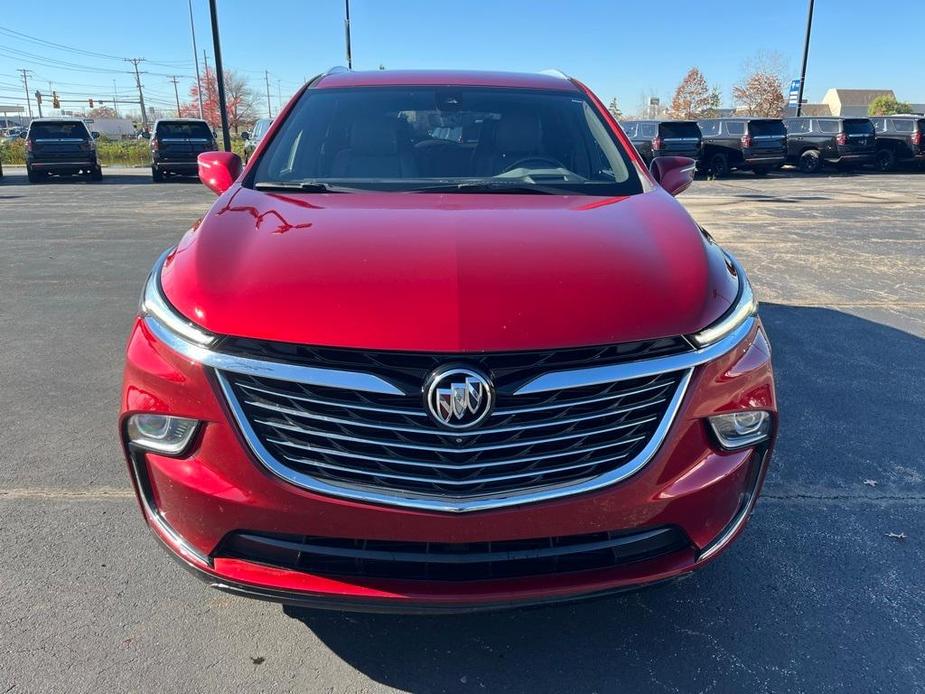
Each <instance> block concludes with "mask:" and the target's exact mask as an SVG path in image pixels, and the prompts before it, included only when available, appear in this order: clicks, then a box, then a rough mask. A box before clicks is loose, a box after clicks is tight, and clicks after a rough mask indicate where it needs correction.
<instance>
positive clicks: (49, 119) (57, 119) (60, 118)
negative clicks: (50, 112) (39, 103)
mask: <svg viewBox="0 0 925 694" xmlns="http://www.w3.org/2000/svg"><path fill="white" fill-rule="evenodd" d="M63 122H67V123H83V122H84V120H83V118H75V117H74V116H48V117H46V118H33V119H32V120H31V121H30V123H29V125H32V123H63ZM84 124H85V123H84ZM85 125H86V124H85Z"/></svg>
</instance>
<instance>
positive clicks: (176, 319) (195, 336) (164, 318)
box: [141, 251, 215, 347]
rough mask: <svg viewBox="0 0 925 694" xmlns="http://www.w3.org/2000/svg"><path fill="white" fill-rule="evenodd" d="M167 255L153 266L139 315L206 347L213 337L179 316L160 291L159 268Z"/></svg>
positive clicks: (213, 339)
mask: <svg viewBox="0 0 925 694" xmlns="http://www.w3.org/2000/svg"><path fill="white" fill-rule="evenodd" d="M167 253H169V251H167V252H165V253H164V254H163V255H162V256H161V257H160V258H158V260H157V262H156V263H155V264H154V269H153V270H151V274H150V275H148V282H147V283H146V284H145V290H144V293H143V294H142V296H141V314H142V315H144V316H151V317H152V318H154V319H156V320H157V321H159V322H160V323H161V324H162V325H163V326H164V327H165V328H167V329H168V330H170V331H172V332H174V333H176V334H177V335H179V336H180V337H182V338H184V339H186V340H188V341H190V342H193V343H195V344H197V345H202V346H203V347H207V346H208V345H210V344H212V343H213V342H215V336H214V335H211V334H210V333H207V332H206V331H204V330H202V329H201V328H199V327H198V326H197V325H196V324H194V323H193V322H191V321H189V320H187V319H186V318H185V317H183V316H181V315H180V314H179V313H178V312H177V311H176V309H174V307H173V306H171V305H170V304H169V303H168V302H167V299H165V298H164V293H163V291H162V290H161V268H162V267H163V265H164V260H165V259H166V258H167Z"/></svg>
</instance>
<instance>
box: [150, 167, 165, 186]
mask: <svg viewBox="0 0 925 694" xmlns="http://www.w3.org/2000/svg"><path fill="white" fill-rule="evenodd" d="M151 180H152V181H153V182H154V183H163V182H164V172H163V171H161V170H160V169H158V168H157V167H156V166H152V167H151Z"/></svg>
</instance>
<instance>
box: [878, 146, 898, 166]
mask: <svg viewBox="0 0 925 694" xmlns="http://www.w3.org/2000/svg"><path fill="white" fill-rule="evenodd" d="M874 163H875V165H876V167H877V170H878V171H895V170H896V154H895V153H894V152H893V150H891V149H880V150H877V157H876V159H875V160H874Z"/></svg>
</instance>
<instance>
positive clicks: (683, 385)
mask: <svg viewBox="0 0 925 694" xmlns="http://www.w3.org/2000/svg"><path fill="white" fill-rule="evenodd" d="M732 346H734V345H729V346H728V347H727V350H726V351H728V349H730V348H731V347H732ZM686 356H688V354H687V353H685V354H681V355H678V357H686ZM715 356H719V354H716V355H715ZM714 358H715V357H714ZM674 367H675V368H674V369H667V370H669V371H670V370H675V371H680V370H681V369H683V371H681V373H680V375H679V378H678V384H677V386H676V388H675V390H674V393H673V395H672V397H671V400H670V401H669V402H668V405H667V407H666V408H665V410H664V412H663V414H662V416H661V418H660V419H659V420H658V425H657V426H656V428H655V431H654V432H653V433H652V435H651V436H650V437H649V438H648V440H647V441H646V443H645V445H644V446H643V448H642V449H640V450H639V451H638V452H637V453H636V454H635V455H634V456H633V457H631V458H629V459H627V460H626V462H624V463H623V464H622V465H619V466H618V467H615V468H613V469H610V470H608V471H607V472H605V473H603V474H600V475H597V476H594V477H591V478H586V479H582V480H579V481H577V482H565V483H562V484H552V485H550V486H547V487H539V488H533V489H527V490H510V491H505V492H501V493H497V494H493V495H488V496H482V497H468V498H466V497H453V496H451V495H444V496H434V495H424V494H419V493H414V492H409V491H403V490H400V489H391V490H379V489H376V488H372V487H369V486H365V485H360V484H357V485H355V486H353V485H350V484H344V483H333V482H331V481H327V480H324V479H321V478H319V477H317V476H313V475H310V474H306V473H304V472H302V471H299V470H296V469H293V468H292V467H289V466H288V465H286V464H284V463H282V462H280V461H279V460H277V459H276V457H275V456H274V455H273V454H272V453H271V452H270V451H269V450H268V449H267V448H266V446H265V445H264V444H263V442H262V441H261V440H260V437H259V436H258V435H257V433H256V431H255V430H254V428H253V426H252V425H251V423H250V421H248V418H247V415H246V414H245V412H244V410H243V409H242V406H241V404H240V402H239V401H238V398H237V396H236V394H235V393H234V391H233V389H232V386H231V383H230V382H229V380H228V379H227V377H226V376H224V375H223V374H222V372H221V371H220V370H216V372H215V373H216V377H217V379H218V382H219V385H220V387H221V389H222V391H223V393H224V395H225V399H226V402H227V403H228V405H229V407H230V409H231V411H232V414H233V416H234V419H235V421H236V423H237V425H238V427H240V430H241V432H242V433H243V435H244V439H245V441H246V442H247V445H248V446H249V447H250V449H251V451H252V453H253V454H254V456H255V457H256V458H257V460H258V461H260V463H262V464H263V465H264V466H265V467H266V468H267V469H268V470H270V471H271V472H272V473H273V474H275V475H276V476H278V477H279V478H280V479H283V480H285V481H287V482H289V483H291V484H294V485H296V486H298V487H302V488H303V489H307V490H309V491H313V492H317V493H320V494H326V495H330V496H335V497H341V498H348V499H352V500H356V501H362V502H367V503H372V504H381V505H386V506H401V507H405V508H413V509H418V510H425V511H440V512H448V513H466V512H472V511H482V510H488V509H495V508H503V507H506V506H513V505H518V504H524V503H535V502H540V501H546V500H551V499H557V498H561V497H565V496H572V495H574V494H581V493H585V492H590V491H593V490H597V489H601V488H603V487H607V486H609V485H612V484H615V483H617V482H620V481H621V480H624V479H626V478H628V477H630V476H632V475H634V474H636V473H637V472H639V471H640V470H641V469H642V468H643V467H644V466H645V465H646V464H647V463H648V462H649V461H650V460H651V459H652V457H653V456H654V455H655V453H656V452H657V451H658V449H659V448H660V447H661V445H662V443H663V442H664V440H665V437H666V435H667V434H668V430H669V429H670V428H671V425H672V423H673V422H674V419H675V416H676V415H677V412H678V410H679V409H680V407H681V403H682V401H683V400H684V395H685V393H686V392H687V387H688V385H689V383H690V380H691V377H692V374H693V367H691V366H688V367H687V368H685V364H684V362H680V363H679V362H675V364H674ZM324 436H329V433H325V434H324ZM393 445H394V444H393ZM453 450H454V452H458V449H453ZM546 457H549V456H546ZM393 462H394V461H393ZM491 462H497V461H491ZM395 464H399V463H395ZM588 467H591V466H590V465H589V466H588Z"/></svg>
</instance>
